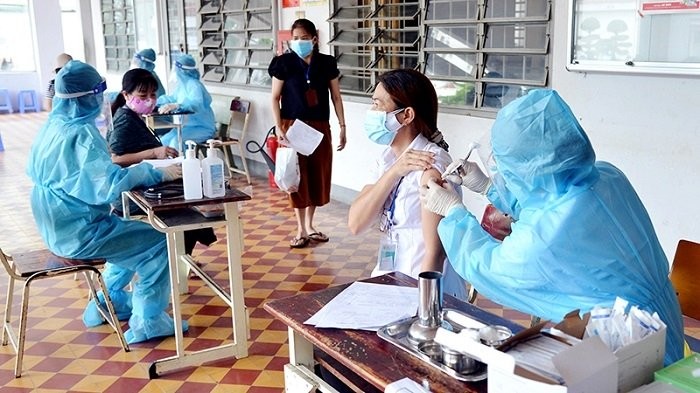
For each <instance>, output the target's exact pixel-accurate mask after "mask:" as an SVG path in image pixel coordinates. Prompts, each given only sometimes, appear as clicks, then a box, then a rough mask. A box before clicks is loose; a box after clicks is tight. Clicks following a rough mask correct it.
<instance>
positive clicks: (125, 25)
mask: <svg viewBox="0 0 700 393" xmlns="http://www.w3.org/2000/svg"><path fill="white" fill-rule="evenodd" d="M135 31H136V29H135V28H134V6H133V4H132V2H131V1H130V0H102V32H103V34H104V39H105V60H106V61H107V71H115V72H124V71H127V70H129V66H130V64H131V59H132V58H133V57H134V52H135V48H136V36H135Z"/></svg>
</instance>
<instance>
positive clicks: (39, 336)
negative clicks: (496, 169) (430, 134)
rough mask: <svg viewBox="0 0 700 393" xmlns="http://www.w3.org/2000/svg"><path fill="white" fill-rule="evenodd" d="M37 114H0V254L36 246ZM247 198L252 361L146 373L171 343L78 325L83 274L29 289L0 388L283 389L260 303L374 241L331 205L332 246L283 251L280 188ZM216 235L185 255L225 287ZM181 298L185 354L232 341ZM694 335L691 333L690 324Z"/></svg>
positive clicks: (278, 338) (340, 279)
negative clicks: (30, 166)
mask: <svg viewBox="0 0 700 393" xmlns="http://www.w3.org/2000/svg"><path fill="white" fill-rule="evenodd" d="M45 120H46V113H39V114H33V113H32V114H23V115H0V135H1V137H2V142H4V152H0V182H2V184H3V193H2V198H0V247H2V249H3V250H4V251H5V252H9V253H12V252H19V251H22V250H28V249H35V248H43V245H42V242H41V239H40V237H39V236H38V234H37V231H36V228H35V226H34V221H33V219H32V216H31V211H30V208H29V190H30V186H31V184H30V182H29V179H28V178H27V176H26V175H25V164H26V159H27V152H28V150H29V146H30V145H31V142H32V140H33V138H34V136H35V135H36V133H37V131H38V129H39V128H40V127H41V125H42V124H43V122H44V121H45ZM239 181H240V186H241V187H243V186H244V184H243V181H241V180H240V179H239ZM253 197H254V198H253V200H252V201H249V202H246V204H245V205H244V206H243V208H242V220H243V223H244V233H245V246H244V254H243V284H244V286H245V288H244V290H245V303H246V306H247V307H248V311H249V313H250V326H251V340H250V346H249V354H250V356H248V357H247V358H245V359H240V360H234V359H232V360H228V361H220V362H216V363H213V364H207V365H206V366H202V367H198V368H193V369H190V370H187V371H182V372H178V373H175V374H170V375H167V376H164V377H161V378H159V379H156V380H149V379H148V368H149V366H150V363H151V362H152V361H153V360H155V359H159V358H162V357H165V356H169V355H171V354H173V353H174V350H173V348H174V341H173V339H171V338H168V339H163V340H154V341H151V342H148V343H143V344H138V345H133V346H132V351H131V352H129V353H124V352H123V351H122V350H121V349H120V346H119V343H118V340H117V338H116V336H115V335H114V334H112V333H111V330H110V329H109V328H107V327H105V326H101V327H98V328H92V329H86V328H85V327H84V325H83V323H82V320H81V315H82V311H83V307H84V306H85V303H86V295H87V291H86V289H85V286H84V284H83V283H82V282H81V281H73V280H71V279H65V278H62V279H61V278H59V279H56V280H42V281H38V282H37V283H36V284H34V285H33V287H34V289H33V291H32V295H31V301H30V312H29V318H28V326H29V330H28V336H27V340H28V341H27V347H26V351H25V358H24V368H23V369H24V371H23V375H22V377H21V378H18V379H16V378H14V375H13V371H12V370H13V367H14V359H15V356H14V353H13V352H12V349H11V347H10V346H7V347H0V387H2V388H0V391H2V392H23V391H34V390H36V391H42V392H65V391H70V392H120V393H121V392H129V393H131V392H241V393H242V392H249V393H254V392H282V391H283V374H282V367H283V365H284V364H285V363H286V362H287V360H288V358H287V356H288V345H287V333H286V327H285V326H284V325H283V324H281V323H280V322H278V321H276V320H274V319H272V318H271V317H270V315H269V314H267V313H266V312H265V311H264V310H263V308H262V305H263V303H264V302H265V301H266V300H268V299H276V298H281V297H286V296H290V295H293V294H296V293H297V292H300V291H315V290H319V289H323V288H326V287H327V286H330V285H336V284H341V283H346V282H350V281H353V280H355V279H358V278H361V277H367V276H368V275H369V273H370V271H371V270H372V264H373V261H374V259H375V247H374V245H375V244H377V242H378V238H377V235H376V234H375V233H368V234H366V235H364V236H352V235H350V233H349V232H348V230H347V228H346V215H347V206H346V205H343V204H340V203H336V202H332V203H331V204H330V205H329V206H326V207H323V208H321V209H319V210H318V213H317V228H318V229H319V230H322V231H323V232H325V233H327V234H328V235H329V236H330V238H331V241H330V242H329V243H325V244H323V243H321V244H316V245H313V246H312V247H309V248H306V249H300V250H290V248H289V247H288V241H289V237H290V234H292V233H293V232H294V230H295V227H296V224H295V221H294V219H293V216H292V212H291V210H290V209H289V208H288V204H287V199H286V194H284V193H282V192H279V191H276V190H272V189H270V188H269V186H268V185H267V181H266V179H256V180H255V184H254V186H253ZM218 235H219V241H218V242H217V243H215V244H214V245H212V246H211V247H209V248H208V249H204V248H198V249H197V250H195V253H194V254H195V257H196V258H197V259H198V260H199V261H201V262H203V263H204V264H205V266H206V267H205V270H207V271H208V272H209V273H210V274H211V275H212V276H214V277H216V278H217V279H219V282H220V283H221V284H222V286H224V287H225V286H226V281H227V280H226V273H225V271H224V269H225V259H224V255H225V239H223V237H224V234H223V233H221V232H219V233H218ZM6 288H7V284H6V274H5V272H4V271H2V272H0V305H4V304H5V292H6ZM15 299H17V300H19V296H17V297H15ZM182 301H183V316H184V317H185V318H186V319H188V321H189V323H190V330H189V332H188V333H186V334H185V348H186V349H190V350H195V349H199V348H202V347H207V346H210V345H212V344H216V343H219V342H221V341H222V340H225V339H227V338H229V337H230V336H231V331H230V327H229V328H228V329H227V328H226V327H225V326H226V323H227V322H229V321H230V317H229V316H230V312H228V311H227V310H226V307H225V305H224V304H223V302H222V301H220V300H219V298H217V297H215V296H214V295H213V294H212V293H211V292H210V290H209V289H208V288H207V287H206V286H202V284H201V282H200V281H198V280H195V279H191V280H190V294H189V295H185V296H183V299H182ZM478 305H480V306H481V307H483V308H488V309H489V310H490V311H492V312H494V313H496V314H499V315H503V316H505V317H507V318H510V319H514V320H516V321H518V322H520V323H523V324H525V323H528V322H529V319H528V317H527V316H526V315H523V314H521V313H518V312H514V311H512V310H503V309H501V308H500V307H498V306H497V305H495V304H493V303H491V302H489V301H488V300H486V299H479V301H478ZM15 309H16V308H15ZM693 331H694V333H697V332H700V328H696V329H693Z"/></svg>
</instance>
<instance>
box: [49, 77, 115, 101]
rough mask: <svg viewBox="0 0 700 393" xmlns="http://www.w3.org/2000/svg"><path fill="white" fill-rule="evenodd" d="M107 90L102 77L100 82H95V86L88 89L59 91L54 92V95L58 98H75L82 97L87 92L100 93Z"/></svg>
mask: <svg viewBox="0 0 700 393" xmlns="http://www.w3.org/2000/svg"><path fill="white" fill-rule="evenodd" d="M105 90H107V81H106V80H104V79H102V81H100V83H98V84H96V85H95V87H93V88H92V90H90V91H79V92H76V93H60V92H56V94H55V96H56V97H58V98H77V97H82V96H86V95H88V94H95V95H97V94H100V93H102V92H104V91H105Z"/></svg>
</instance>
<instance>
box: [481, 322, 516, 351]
mask: <svg viewBox="0 0 700 393" xmlns="http://www.w3.org/2000/svg"><path fill="white" fill-rule="evenodd" d="M512 336H513V332H512V331H511V330H510V329H508V328H507V327H505V326H501V325H489V326H484V327H482V328H481V329H479V339H480V340H481V342H482V343H483V344H484V345H488V346H491V347H497V346H499V345H501V344H503V343H504V342H505V341H506V340H507V339H509V338H511V337H512Z"/></svg>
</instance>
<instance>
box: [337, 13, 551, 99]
mask: <svg viewBox="0 0 700 393" xmlns="http://www.w3.org/2000/svg"><path fill="white" fill-rule="evenodd" d="M550 18H551V0H419V1H418V2H404V1H403V0H356V1H354V2H348V1H347V0H334V2H333V12H332V15H331V17H330V18H329V22H330V25H331V29H332V33H333V38H332V39H331V40H330V42H329V45H330V46H331V48H332V50H333V53H334V55H335V56H336V58H337V59H338V67H339V68H340V70H341V79H340V85H341V89H343V91H344V93H350V94H359V95H369V94H371V92H372V90H373V89H374V85H375V84H376V78H377V76H378V75H379V74H381V73H382V72H385V71H387V70H390V69H393V68H414V69H418V70H420V71H422V72H424V73H425V74H426V75H427V76H428V77H430V79H431V80H432V81H433V84H434V86H435V88H436V91H437V93H438V98H439V100H440V104H441V106H443V107H455V108H458V109H477V110H479V111H482V112H483V111H491V112H494V111H495V110H497V109H498V108H500V107H502V106H503V105H505V104H507V103H508V102H510V101H512V100H513V99H515V98H517V97H519V96H521V95H523V94H525V93H526V92H527V91H528V90H529V89H531V88H534V87H544V86H547V84H548V73H549V51H550V49H549V42H550Z"/></svg>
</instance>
